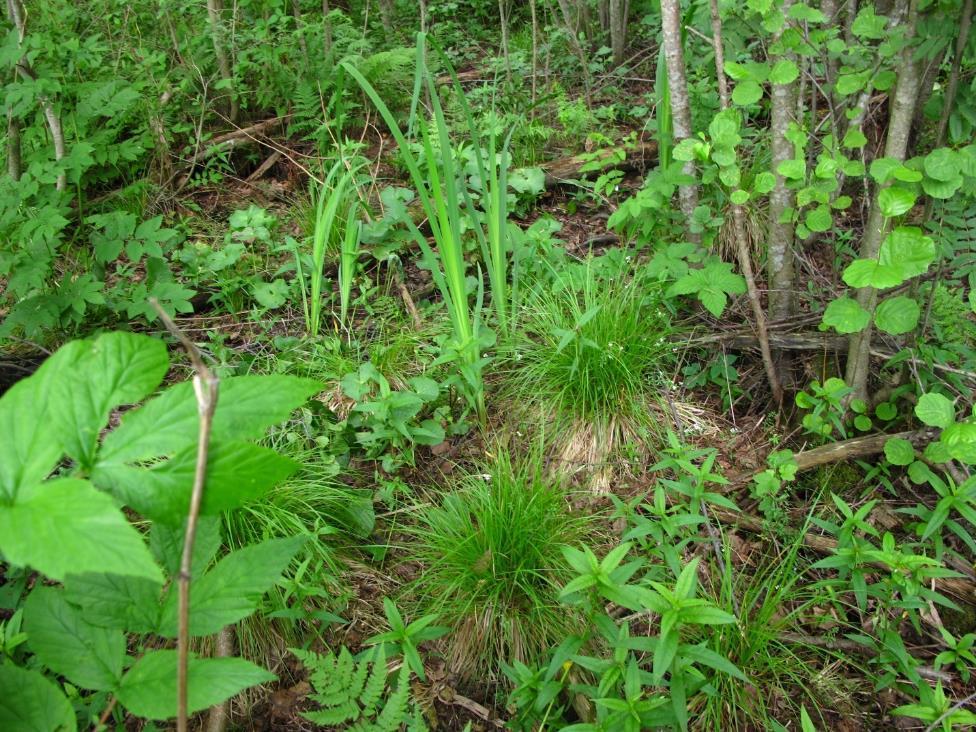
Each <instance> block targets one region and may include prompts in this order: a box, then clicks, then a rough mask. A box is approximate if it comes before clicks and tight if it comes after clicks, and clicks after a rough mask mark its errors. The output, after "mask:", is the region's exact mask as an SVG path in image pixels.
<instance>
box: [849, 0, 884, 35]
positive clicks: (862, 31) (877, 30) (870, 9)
mask: <svg viewBox="0 0 976 732" xmlns="http://www.w3.org/2000/svg"><path fill="white" fill-rule="evenodd" d="M887 22H888V19H887V18H886V17H885V16H883V15H876V14H875V12H874V6H873V5H868V6H866V7H863V8H861V10H860V11H859V12H858V14H857V17H855V18H854V22H853V23H851V32H853V33H854V35H856V36H859V37H861V38H870V39H875V40H877V39H881V38H884V37H885V25H886V24H887Z"/></svg>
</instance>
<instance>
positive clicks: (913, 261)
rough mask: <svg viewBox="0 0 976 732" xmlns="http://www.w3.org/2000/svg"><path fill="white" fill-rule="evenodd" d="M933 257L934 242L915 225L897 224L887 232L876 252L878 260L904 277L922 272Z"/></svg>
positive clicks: (914, 275)
mask: <svg viewBox="0 0 976 732" xmlns="http://www.w3.org/2000/svg"><path fill="white" fill-rule="evenodd" d="M934 259H935V242H934V241H932V238H931V237H928V236H925V235H923V234H922V230H921V229H919V228H918V227H915V226H899V227H897V228H895V229H894V230H893V231H891V232H889V234H888V235H887V236H886V237H885V238H884V241H882V242H881V250H880V251H879V252H878V262H879V263H880V264H881V265H882V266H884V267H888V268H892V269H897V270H898V272H900V273H901V275H902V277H903V278H904V279H908V278H910V277H917V276H918V275H920V274H924V273H925V272H926V271H928V268H929V265H930V264H932V261H933V260H934Z"/></svg>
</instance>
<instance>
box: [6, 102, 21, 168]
mask: <svg viewBox="0 0 976 732" xmlns="http://www.w3.org/2000/svg"><path fill="white" fill-rule="evenodd" d="M20 169H21V152H20V121H19V120H18V119H17V118H16V117H14V115H13V113H12V112H9V111H8V112H7V174H8V175H9V176H10V177H11V178H12V179H13V180H15V181H17V180H20Z"/></svg>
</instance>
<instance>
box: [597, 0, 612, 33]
mask: <svg viewBox="0 0 976 732" xmlns="http://www.w3.org/2000/svg"><path fill="white" fill-rule="evenodd" d="M596 14H597V17H598V18H599V20H600V30H602V31H603V32H604V33H609V32H610V0H600V1H599V3H598V4H597V7H596Z"/></svg>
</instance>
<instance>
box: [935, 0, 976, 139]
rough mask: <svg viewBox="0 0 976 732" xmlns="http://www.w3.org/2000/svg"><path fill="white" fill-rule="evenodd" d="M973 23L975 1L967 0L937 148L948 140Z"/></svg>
mask: <svg viewBox="0 0 976 732" xmlns="http://www.w3.org/2000/svg"><path fill="white" fill-rule="evenodd" d="M972 22H973V0H966V2H965V3H964V4H963V8H962V15H961V16H960V18H959V36H958V37H957V38H956V49H955V52H954V53H953V55H952V69H951V71H950V72H949V81H948V82H947V83H946V90H945V100H944V101H943V103H942V115H941V116H940V117H939V126H938V128H937V129H936V133H935V146H936V147H942V145H944V144H945V140H946V130H947V129H948V127H949V116H950V115H951V114H952V107H953V105H954V104H955V103H956V93H957V92H958V91H959V74H960V71H961V69H962V55H963V52H964V51H965V50H966V42H967V41H968V40H969V29H970V26H971V25H972Z"/></svg>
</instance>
